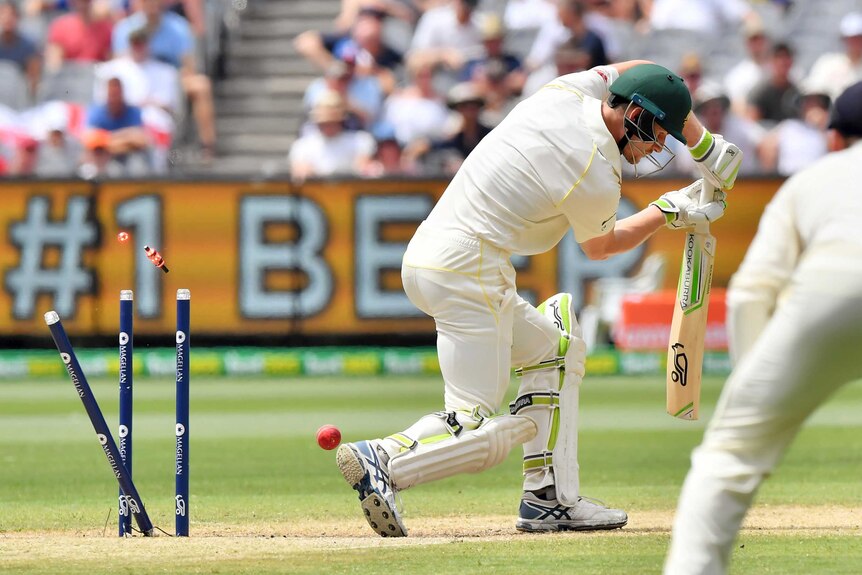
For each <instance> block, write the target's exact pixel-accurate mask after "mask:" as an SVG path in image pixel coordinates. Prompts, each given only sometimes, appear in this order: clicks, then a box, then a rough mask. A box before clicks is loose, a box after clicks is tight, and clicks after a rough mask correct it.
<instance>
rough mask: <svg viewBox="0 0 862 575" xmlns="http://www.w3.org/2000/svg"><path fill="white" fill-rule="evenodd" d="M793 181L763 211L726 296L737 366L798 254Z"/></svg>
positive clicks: (758, 332)
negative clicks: (755, 232) (752, 238)
mask: <svg viewBox="0 0 862 575" xmlns="http://www.w3.org/2000/svg"><path fill="white" fill-rule="evenodd" d="M793 186H794V180H793V179H790V180H788V181H787V182H786V183H785V184H784V185H783V186H782V187H781V188H780V189H779V191H778V192H777V193H776V195H775V197H773V199H772V201H771V202H770V203H769V205H767V207H766V210H764V213H763V216H762V217H761V219H760V224H759V226H758V228H757V234H756V235H755V236H754V240H753V241H752V242H751V245H750V246H749V248H748V252H746V254H745V258H744V259H743V261H742V264H741V265H740V266H739V269H738V270H737V271H736V273H735V274H734V275H733V277H732V278H731V280H730V285H729V288H728V293H727V322H728V336H729V345H730V354H731V358H732V359H733V361H734V363H738V361H739V359H740V358H742V357H743V356H744V355H745V354H746V353H747V352H748V351H749V350H750V349H751V347H752V346H753V345H754V342H755V341H757V338H758V337H759V335H760V333H761V332H762V331H763V328H764V327H765V326H766V323H767V322H768V321H769V318H770V317H771V316H772V313H773V311H774V310H775V305H776V302H777V301H778V298H779V296H780V295H781V292H782V290H783V289H784V288H785V286H787V285H788V283H789V282H790V278H791V276H792V275H793V271H794V269H795V268H796V264H797V262H798V261H799V257H800V254H801V252H802V247H801V242H800V239H799V234H798V233H797V231H796V223H795V217H794V214H793Z"/></svg>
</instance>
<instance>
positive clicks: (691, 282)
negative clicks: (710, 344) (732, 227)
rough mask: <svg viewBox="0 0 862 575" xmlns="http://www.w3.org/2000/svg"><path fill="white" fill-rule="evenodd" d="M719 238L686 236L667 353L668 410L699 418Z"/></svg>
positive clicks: (700, 233) (700, 234) (703, 233)
mask: <svg viewBox="0 0 862 575" xmlns="http://www.w3.org/2000/svg"><path fill="white" fill-rule="evenodd" d="M714 258H715V238H714V237H713V236H712V235H710V233H709V232H708V231H696V232H689V233H687V234H686V238H685V249H684V250H683V254H682V268H681V270H680V274H679V284H678V286H677V293H676V301H675V302H674V309H673V322H672V323H671V328H670V341H669V343H668V353H667V382H666V385H667V412H668V413H669V414H670V415H672V416H674V417H678V418H680V419H689V420H695V419H697V418H698V412H699V410H700V382H701V372H702V368H703V352H704V349H703V348H704V343H705V339H706V314H707V310H708V308H709V290H710V286H711V285H712V266H713V261H714Z"/></svg>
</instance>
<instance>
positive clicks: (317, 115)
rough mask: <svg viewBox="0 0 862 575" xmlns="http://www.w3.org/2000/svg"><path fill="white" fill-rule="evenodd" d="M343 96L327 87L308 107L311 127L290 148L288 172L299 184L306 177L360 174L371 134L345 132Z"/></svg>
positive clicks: (371, 147)
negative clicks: (327, 89)
mask: <svg viewBox="0 0 862 575" xmlns="http://www.w3.org/2000/svg"><path fill="white" fill-rule="evenodd" d="M346 118H347V111H346V109H345V103H344V98H342V96H341V94H339V93H338V92H336V91H334V90H331V91H328V92H326V93H324V94H323V95H322V96H321V97H320V99H319V100H318V101H317V104H316V105H315V106H314V108H313V109H312V110H311V120H312V122H314V124H315V128H316V129H315V128H311V129H309V130H308V133H306V134H305V135H303V136H302V137H300V138H299V139H298V140H296V141H295V142H294V143H293V146H291V148H290V156H289V160H290V175H291V178H292V179H293V180H294V181H295V182H297V183H299V182H302V181H304V180H305V179H306V178H311V177H326V176H338V175H358V174H362V173H364V172H365V171H366V170H367V168H368V164H369V162H370V161H371V158H372V156H374V151H375V148H376V145H375V143H374V137H373V136H372V135H371V134H369V133H368V132H363V131H361V130H357V131H348V130H346V129H345V127H344V121H345V119H346Z"/></svg>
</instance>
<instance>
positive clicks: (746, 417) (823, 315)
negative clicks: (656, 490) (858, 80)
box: [665, 142, 862, 575]
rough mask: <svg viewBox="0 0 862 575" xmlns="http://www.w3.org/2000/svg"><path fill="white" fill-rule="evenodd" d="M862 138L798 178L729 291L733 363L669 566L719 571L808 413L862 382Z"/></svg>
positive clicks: (683, 501) (686, 492) (772, 207)
mask: <svg viewBox="0 0 862 575" xmlns="http://www.w3.org/2000/svg"><path fill="white" fill-rule="evenodd" d="M860 165H862V142H858V143H856V145H854V146H853V147H851V148H850V149H847V150H844V151H841V152H836V153H832V154H829V155H827V156H825V157H824V158H822V159H820V160H819V161H818V162H817V163H816V164H814V165H812V166H811V167H809V168H808V169H806V170H804V171H802V172H800V173H798V174H797V175H795V176H794V177H792V178H790V179H789V180H787V181H786V182H785V184H784V185H783V186H782V187H781V189H780V190H779V191H778V193H777V194H776V195H775V197H774V198H773V200H772V201H771V202H770V204H769V206H767V208H766V211H765V212H764V214H763V217H762V219H761V222H760V227H759V228H758V231H757V235H756V237H755V238H754V241H753V243H752V244H751V246H750V248H749V250H748V253H747V254H746V256H745V260H744V261H743V263H742V265H741V267H740V268H739V270H738V271H737V273H736V274H735V275H734V276H733V278H732V280H731V284H730V290H729V292H728V306H729V307H728V312H729V325H730V341H731V352H732V355H733V357H734V358H735V361H736V364H735V368H734V370H733V373H732V374H731V375H730V378H729V379H728V381H727V383H726V384H725V387H724V390H723V391H722V394H721V398H720V400H719V403H718V407H717V409H716V413H715V415H714V416H713V418H712V420H711V421H710V423H709V426H708V427H707V430H706V434H705V436H704V439H703V442H702V444H701V445H700V446H699V447H698V448H697V449H695V451H694V453H693V455H692V467H691V470H690V471H689V474H688V477H687V478H686V480H685V484H684V486H683V490H682V495H681V496H680V501H679V507H678V509H677V513H676V520H675V523H674V528H673V541H672V544H671V549H670V552H669V555H668V559H667V563H666V565H665V573H666V574H673V575H682V574H685V575H696V574H723V573H726V572H727V569H728V563H729V560H730V555H731V547H732V545H733V540H734V538H735V536H736V533H737V531H738V529H739V527H740V525H741V523H742V520H743V518H744V516H745V513H746V511H747V509H748V507H749V506H750V505H751V502H752V500H753V498H754V494H755V492H756V490H757V488H758V486H759V485H760V483H761V482H762V481H763V479H764V478H765V477H767V476H768V475H769V473H770V472H771V471H772V470H773V469H774V468H775V466H776V465H777V464H778V462H779V460H780V459H781V457H782V455H783V454H784V452H785V451H786V449H787V447H788V446H789V444H790V442H791V441H792V440H793V438H794V437H795V435H796V433H797V432H798V431H799V428H800V427H801V425H802V423H803V421H804V420H805V419H806V418H807V417H808V415H809V414H811V413H812V412H813V411H814V409H815V408H816V407H817V406H819V405H820V404H821V403H822V402H823V401H824V400H825V399H826V398H827V397H828V396H829V395H830V394H831V393H832V392H834V391H835V390H836V389H837V388H839V387H840V386H841V385H843V384H845V383H848V382H850V381H852V380H854V379H858V378H862V361H860V359H859V350H862V228H860V226H859V221H860V220H862V194H860V193H859V188H858V181H857V180H858V176H857V174H858V173H859V166H860Z"/></svg>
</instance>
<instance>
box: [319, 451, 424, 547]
mask: <svg viewBox="0 0 862 575" xmlns="http://www.w3.org/2000/svg"><path fill="white" fill-rule="evenodd" d="M335 461H336V463H337V464H338V469H339V470H340V471H341V475H343V476H344V479H345V481H347V483H348V484H349V485H350V486H351V487H353V489H355V490H356V491H357V492H358V493H359V502H360V506H361V507H362V511H363V512H364V513H365V519H366V521H368V524H369V525H370V526H371V528H372V529H374V532H375V533H378V534H380V535H381V536H383V537H406V536H407V528H406V527H404V523H402V522H401V517H400V516H399V515H398V509H397V507H396V505H395V491H394V490H393V489H392V483H391V482H390V479H389V466H388V464H389V455H388V454H387V453H386V451H385V450H384V449H383V447H382V446H381V445H380V442H379V441H377V440H370V441H357V442H356V443H345V444H342V445H341V446H340V447H339V448H338V451H337V452H336V454H335Z"/></svg>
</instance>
